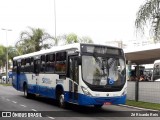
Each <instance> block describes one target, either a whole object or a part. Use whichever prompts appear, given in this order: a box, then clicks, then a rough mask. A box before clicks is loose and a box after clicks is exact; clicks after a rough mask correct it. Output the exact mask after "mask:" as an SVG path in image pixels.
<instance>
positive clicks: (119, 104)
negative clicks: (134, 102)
mask: <svg viewBox="0 0 160 120" xmlns="http://www.w3.org/2000/svg"><path fill="white" fill-rule="evenodd" d="M119 106H123V107H128V108H134V109H138V110H148V111H158V110H153V109H147V108H140V107H134V106H130V105H123V104H119Z"/></svg>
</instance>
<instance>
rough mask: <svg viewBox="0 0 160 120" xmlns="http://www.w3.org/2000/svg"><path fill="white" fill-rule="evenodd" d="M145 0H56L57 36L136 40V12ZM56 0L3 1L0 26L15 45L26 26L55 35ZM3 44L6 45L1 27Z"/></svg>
mask: <svg viewBox="0 0 160 120" xmlns="http://www.w3.org/2000/svg"><path fill="white" fill-rule="evenodd" d="M144 1H145V0H56V20H57V24H56V26H57V31H56V33H57V35H62V34H68V33H76V34H77V35H78V36H89V37H91V38H92V40H93V41H94V42H95V43H98V44H103V43H105V42H106V41H114V40H123V41H129V40H136V39H137V38H136V35H135V28H134V21H135V18H136V12H137V11H138V8H139V7H140V5H141V4H142V3H144ZM54 20H55V18H54V0H0V29H2V28H7V29H12V31H11V32H8V33H7V40H8V44H9V45H14V44H15V43H16V41H17V40H18V39H19V35H20V32H21V31H24V30H27V26H30V27H33V28H42V29H44V30H45V31H46V32H48V33H49V34H51V35H53V36H54V34H55V21H54ZM0 44H3V45H6V44H7V42H6V34H5V31H2V30H0Z"/></svg>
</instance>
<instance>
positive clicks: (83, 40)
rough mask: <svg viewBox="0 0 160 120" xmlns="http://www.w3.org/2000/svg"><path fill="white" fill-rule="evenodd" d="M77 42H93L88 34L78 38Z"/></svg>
mask: <svg viewBox="0 0 160 120" xmlns="http://www.w3.org/2000/svg"><path fill="white" fill-rule="evenodd" d="M79 42H80V43H93V41H92V39H91V38H90V37H88V36H84V37H82V38H80V40H79Z"/></svg>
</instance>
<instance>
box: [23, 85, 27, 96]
mask: <svg viewBox="0 0 160 120" xmlns="http://www.w3.org/2000/svg"><path fill="white" fill-rule="evenodd" d="M23 92H24V97H26V98H28V88H27V84H24V88H23Z"/></svg>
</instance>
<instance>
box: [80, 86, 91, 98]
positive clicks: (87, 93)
mask: <svg viewBox="0 0 160 120" xmlns="http://www.w3.org/2000/svg"><path fill="white" fill-rule="evenodd" d="M81 88H82V91H83V93H84V94H85V95H88V96H92V95H91V93H90V92H89V91H88V90H87V88H85V87H83V86H81Z"/></svg>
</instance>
